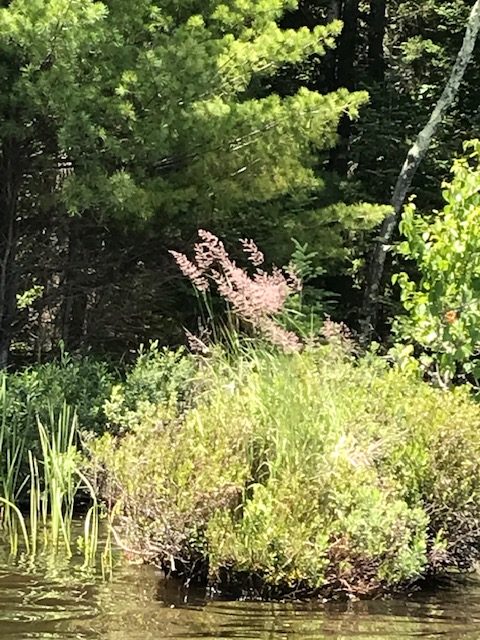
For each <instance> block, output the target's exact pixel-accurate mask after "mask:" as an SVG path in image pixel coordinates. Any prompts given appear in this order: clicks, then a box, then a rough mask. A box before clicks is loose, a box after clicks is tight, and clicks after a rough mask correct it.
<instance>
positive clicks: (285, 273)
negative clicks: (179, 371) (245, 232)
mask: <svg viewBox="0 0 480 640" xmlns="http://www.w3.org/2000/svg"><path fill="white" fill-rule="evenodd" d="M198 235H199V241H198V242H197V243H196V244H195V245H194V256H193V258H192V259H189V258H188V257H187V256H186V255H184V254H183V253H178V252H177V251H170V253H171V255H172V256H173V257H174V259H175V261H176V263H177V265H178V267H179V268H180V270H181V272H182V273H183V275H184V276H186V277H187V278H188V279H189V280H190V282H191V283H192V284H193V286H194V287H195V289H196V291H197V292H198V293H199V294H201V295H202V296H203V297H204V299H206V296H207V294H208V293H211V292H215V291H216V292H217V293H218V295H219V296H220V297H221V298H222V299H223V300H224V301H225V302H226V303H227V305H228V309H229V312H230V314H232V315H233V316H234V317H235V318H236V319H237V320H238V321H239V322H240V324H241V325H243V326H245V327H248V328H249V329H250V330H252V331H253V332H254V333H256V334H257V335H261V336H263V337H264V338H265V339H267V340H268V341H269V342H270V343H272V344H274V345H276V346H278V347H280V348H281V349H283V350H284V351H298V350H300V348H301V340H300V339H299V337H298V336H297V335H296V334H295V333H294V332H292V331H289V330H288V329H286V328H285V327H283V326H282V325H281V323H280V321H279V317H280V316H281V314H282V313H283V312H284V311H285V308H286V303H287V300H288V299H289V298H290V297H292V296H295V295H297V294H298V293H299V292H300V291H301V289H302V282H301V279H300V277H299V276H298V275H297V273H296V272H295V270H294V269H293V268H288V269H285V270H281V269H279V268H277V267H274V268H273V269H272V270H271V272H270V273H268V272H267V271H265V270H264V269H263V268H262V266H263V265H264V262H265V258H264V255H263V253H262V252H261V251H260V250H259V248H258V247H257V246H256V244H255V243H254V242H253V240H240V243H241V245H242V250H243V253H244V255H245V256H246V259H247V262H248V263H249V265H250V267H251V269H250V272H249V270H247V268H242V267H240V266H238V265H237V264H236V263H235V261H234V260H233V259H232V258H231V257H230V256H229V254H228V252H227V250H226V249H225V246H224V244H223V242H222V241H221V240H220V239H219V238H218V237H217V236H215V235H214V234H213V233H210V232H209V231H205V230H203V229H200V230H199V231H198ZM189 338H190V342H191V343H194V345H193V346H196V347H197V348H198V346H199V342H200V343H202V341H201V340H200V339H199V338H198V337H196V336H192V335H190V336H189Z"/></svg>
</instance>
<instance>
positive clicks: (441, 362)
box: [394, 140, 480, 384]
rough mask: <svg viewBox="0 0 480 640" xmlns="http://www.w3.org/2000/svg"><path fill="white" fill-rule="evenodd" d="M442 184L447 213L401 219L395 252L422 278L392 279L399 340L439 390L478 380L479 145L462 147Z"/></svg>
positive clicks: (410, 214) (412, 214)
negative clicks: (399, 314) (461, 377)
mask: <svg viewBox="0 0 480 640" xmlns="http://www.w3.org/2000/svg"><path fill="white" fill-rule="evenodd" d="M465 153H466V154H467V155H466V156H465V157H464V158H460V159H458V160H456V161H455V163H454V165H453V171H452V173H453V177H452V180H451V182H450V183H447V184H445V185H444V191H443V197H444V200H445V206H444V208H443V210H442V211H435V212H434V213H433V215H432V216H431V217H429V218H422V217H421V216H420V215H419V214H418V213H417V212H416V210H415V206H414V204H413V203H411V204H410V205H409V206H408V207H407V208H406V210H405V212H404V214H403V219H402V222H401V231H402V233H403V234H404V236H405V238H406V239H405V241H404V242H402V243H401V245H400V247H399V250H400V253H402V254H403V255H404V256H406V257H407V258H411V259H413V260H415V261H416V266H417V268H418V271H419V274H420V278H419V281H418V282H416V281H415V280H414V279H412V278H410V277H409V276H408V275H407V274H406V273H400V274H397V275H396V276H395V278H394V280H395V281H398V283H399V284H400V288H401V298H402V302H403V306H404V307H405V310H406V312H407V314H406V316H405V317H403V318H401V319H400V320H399V321H398V322H397V332H398V334H399V335H400V337H401V338H402V339H403V340H404V341H406V342H410V343H411V344H413V345H415V346H417V348H418V347H420V349H421V350H422V359H421V361H422V363H423V364H424V365H425V367H426V368H427V369H428V370H429V371H431V372H433V373H434V374H435V377H436V379H437V380H438V381H439V382H440V383H442V384H448V383H449V382H451V381H452V379H453V378H454V376H455V375H457V374H458V373H461V374H467V375H468V376H470V377H471V378H472V377H473V379H474V380H475V381H476V382H477V384H478V380H479V379H480V363H479V360H478V354H479V352H480V295H479V294H480V225H479V223H478V221H479V216H480V141H478V140H477V141H472V142H469V143H467V144H466V145H465Z"/></svg>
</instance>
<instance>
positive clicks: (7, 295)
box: [0, 141, 19, 369]
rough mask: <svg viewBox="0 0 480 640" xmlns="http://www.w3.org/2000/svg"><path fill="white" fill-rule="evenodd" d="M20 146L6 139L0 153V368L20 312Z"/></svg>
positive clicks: (5, 362)
mask: <svg viewBox="0 0 480 640" xmlns="http://www.w3.org/2000/svg"><path fill="white" fill-rule="evenodd" d="M18 188H19V173H18V163H17V145H16V144H15V141H10V142H5V143H4V145H3V151H2V154H1V156H0V369H5V368H6V367H7V365H8V359H9V354H10V343H11V340H12V326H13V323H14V320H15V316H16V311H17V288H18V273H17V266H16V253H17V244H18V238H17V204H18Z"/></svg>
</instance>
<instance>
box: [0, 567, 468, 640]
mask: <svg viewBox="0 0 480 640" xmlns="http://www.w3.org/2000/svg"><path fill="white" fill-rule="evenodd" d="M37 638H38V639H42V640H50V639H52V640H53V639H56V640H70V639H73V638H74V639H75V640H92V639H100V640H137V639H138V640H158V639H160V638H171V639H172V640H180V639H193V638H203V639H208V638H212V639H213V638H223V639H229V638H232V639H236V638H243V639H246V640H249V639H252V640H254V639H259V640H267V639H268V640H274V639H277V638H278V639H288V640H301V639H307V638H308V639H310V638H312V639H314V638H315V640H322V639H337V640H347V639H349V640H369V639H371V640H373V639H374V638H375V639H378V638H382V639H388V640H400V639H404V638H424V639H438V638H442V639H446V640H460V639H462V640H478V639H479V638H480V581H477V580H474V579H469V580H464V581H463V582H462V583H461V584H460V583H456V584H453V585H452V584H449V585H446V586H443V587H438V588H436V589H435V590H432V591H429V592H418V593H416V594H413V595H412V596H410V597H403V598H392V599H385V600H375V601H361V602H340V603H328V604H325V605H322V604H320V603H305V604H292V603H287V604H281V603H261V602H253V603H247V602H223V601H206V600H205V598H204V595H203V594H202V593H198V592H193V593H189V595H188V598H186V594H185V592H184V591H183V590H181V589H179V588H178V587H176V586H175V585H174V584H171V583H170V584H168V585H164V584H162V583H160V582H159V576H158V574H157V573H156V571H155V570H154V569H153V568H151V567H141V566H132V567H122V568H119V569H118V570H117V572H116V573H115V578H114V580H113V581H112V582H111V583H104V582H102V581H101V580H92V579H90V580H85V577H84V576H82V575H81V574H80V573H79V572H78V568H77V569H75V570H74V569H68V570H67V569H66V568H65V567H63V568H62V570H61V571H55V570H52V566H45V567H43V568H42V567H39V566H37V567H36V568H32V567H29V566H28V565H23V566H18V565H17V566H7V565H6V564H4V565H3V566H0V639H1V640H10V639H12V640H13V639H15V640H34V639H37Z"/></svg>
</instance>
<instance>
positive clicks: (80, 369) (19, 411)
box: [0, 354, 113, 486]
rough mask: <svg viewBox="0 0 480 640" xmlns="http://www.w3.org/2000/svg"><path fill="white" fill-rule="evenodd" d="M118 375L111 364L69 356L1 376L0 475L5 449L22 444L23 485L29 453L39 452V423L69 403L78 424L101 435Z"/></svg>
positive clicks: (54, 416)
mask: <svg viewBox="0 0 480 640" xmlns="http://www.w3.org/2000/svg"><path fill="white" fill-rule="evenodd" d="M112 381H113V376H112V373H111V372H110V371H109V369H108V367H107V365H106V364H104V363H102V362H98V361H96V360H93V359H91V358H88V357H85V358H78V359H77V358H73V357H70V356H68V355H66V354H64V355H63V356H62V358H61V360H59V361H53V362H49V363H46V364H41V365H34V366H31V367H28V368H26V369H22V370H20V371H17V372H14V373H1V374H0V388H1V390H2V392H1V393H0V412H1V413H0V415H1V424H0V432H1V433H0V441H1V443H2V446H0V476H3V475H4V474H5V473H6V467H7V466H8V464H9V463H8V460H7V458H6V455H5V453H4V452H5V451H7V450H8V449H10V448H12V447H13V448H14V449H15V448H17V447H19V455H18V459H17V461H16V474H17V477H18V486H20V485H21V483H22V481H23V479H24V478H25V477H26V476H27V475H28V473H29V466H28V460H27V451H28V450H29V449H30V450H32V452H33V453H34V454H39V453H40V442H39V431H38V421H40V422H41V423H42V424H44V425H46V426H48V425H52V424H55V421H56V419H57V417H58V416H59V415H60V414H61V413H62V412H63V411H64V409H65V407H69V408H70V409H71V411H75V413H76V416H77V418H78V424H79V428H80V429H82V430H84V431H89V432H93V433H101V432H102V431H103V430H104V428H105V423H106V419H105V414H104V409H103V407H104V403H105V401H106V399H107V398H108V397H109V395H110V394H111V389H112Z"/></svg>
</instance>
